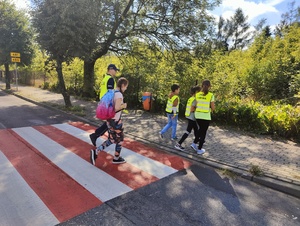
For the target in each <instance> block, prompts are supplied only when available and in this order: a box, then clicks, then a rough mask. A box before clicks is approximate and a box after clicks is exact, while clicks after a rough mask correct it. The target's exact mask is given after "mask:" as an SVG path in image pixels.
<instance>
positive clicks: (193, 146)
mask: <svg viewBox="0 0 300 226" xmlns="http://www.w3.org/2000/svg"><path fill="white" fill-rule="evenodd" d="M191 148H192V149H193V150H194V151H198V147H197V145H196V144H195V143H192V144H191Z"/></svg>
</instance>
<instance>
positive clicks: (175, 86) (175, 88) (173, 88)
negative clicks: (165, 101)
mask: <svg viewBox="0 0 300 226" xmlns="http://www.w3.org/2000/svg"><path fill="white" fill-rule="evenodd" d="M179 88H180V86H179V85H178V84H173V85H172V86H171V90H172V92H175V90H177V89H179Z"/></svg>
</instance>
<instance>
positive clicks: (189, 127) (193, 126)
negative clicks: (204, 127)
mask: <svg viewBox="0 0 300 226" xmlns="http://www.w3.org/2000/svg"><path fill="white" fill-rule="evenodd" d="M192 130H194V136H195V137H194V139H195V140H194V143H197V142H198V140H196V137H197V132H198V125H197V122H196V121H194V120H191V119H188V125H187V128H186V131H185V132H184V134H183V135H182V137H181V139H180V140H179V142H178V143H179V144H180V145H181V144H182V143H183V141H185V139H186V138H187V137H188V135H189V134H190V133H191V132H192Z"/></svg>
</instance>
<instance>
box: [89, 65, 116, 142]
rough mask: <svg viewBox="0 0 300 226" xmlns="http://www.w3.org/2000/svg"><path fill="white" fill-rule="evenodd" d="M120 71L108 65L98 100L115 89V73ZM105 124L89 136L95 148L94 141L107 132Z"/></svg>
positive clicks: (114, 66)
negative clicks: (108, 91)
mask: <svg viewBox="0 0 300 226" xmlns="http://www.w3.org/2000/svg"><path fill="white" fill-rule="evenodd" d="M118 71H120V70H119V69H118V68H117V67H116V65H114V64H110V65H108V67H107V73H106V75H105V77H104V78H103V80H102V82H101V84H100V94H99V97H100V99H101V98H102V97H103V96H104V94H105V93H106V92H107V90H109V89H115V87H116V81H115V77H116V74H117V72H118ZM107 129H108V128H107V124H106V122H104V123H103V124H102V125H101V126H100V127H98V128H97V129H96V130H95V132H94V133H92V134H90V139H91V141H92V144H93V145H94V146H96V140H97V138H98V137H100V136H102V135H103V134H104V133H105V132H106V131H107Z"/></svg>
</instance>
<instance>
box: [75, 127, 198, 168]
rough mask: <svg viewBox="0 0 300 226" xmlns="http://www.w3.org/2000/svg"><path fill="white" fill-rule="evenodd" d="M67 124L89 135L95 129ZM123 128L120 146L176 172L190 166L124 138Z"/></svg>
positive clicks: (176, 158) (180, 160)
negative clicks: (122, 138)
mask: <svg viewBox="0 0 300 226" xmlns="http://www.w3.org/2000/svg"><path fill="white" fill-rule="evenodd" d="M69 124H70V125H72V126H75V127H77V128H79V129H82V130H84V131H86V132H89V133H93V132H94V131H95V129H96V128H95V127H94V126H91V125H89V124H86V123H82V122H69ZM124 127H125V139H124V142H123V145H122V146H124V147H126V148H128V149H130V150H131V151H134V152H136V153H139V154H141V155H143V156H145V157H147V158H150V159H153V160H156V161H159V162H161V163H163V164H165V165H167V166H170V167H172V168H174V169H176V170H182V169H187V168H189V167H190V166H191V165H192V163H191V162H190V161H188V160H185V159H184V158H181V157H180V156H177V155H174V154H169V153H165V152H163V151H161V150H159V149H157V148H153V147H150V146H147V145H145V144H143V143H141V142H137V141H135V140H133V139H130V138H126V125H125V126H124ZM106 137H107V136H106Z"/></svg>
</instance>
